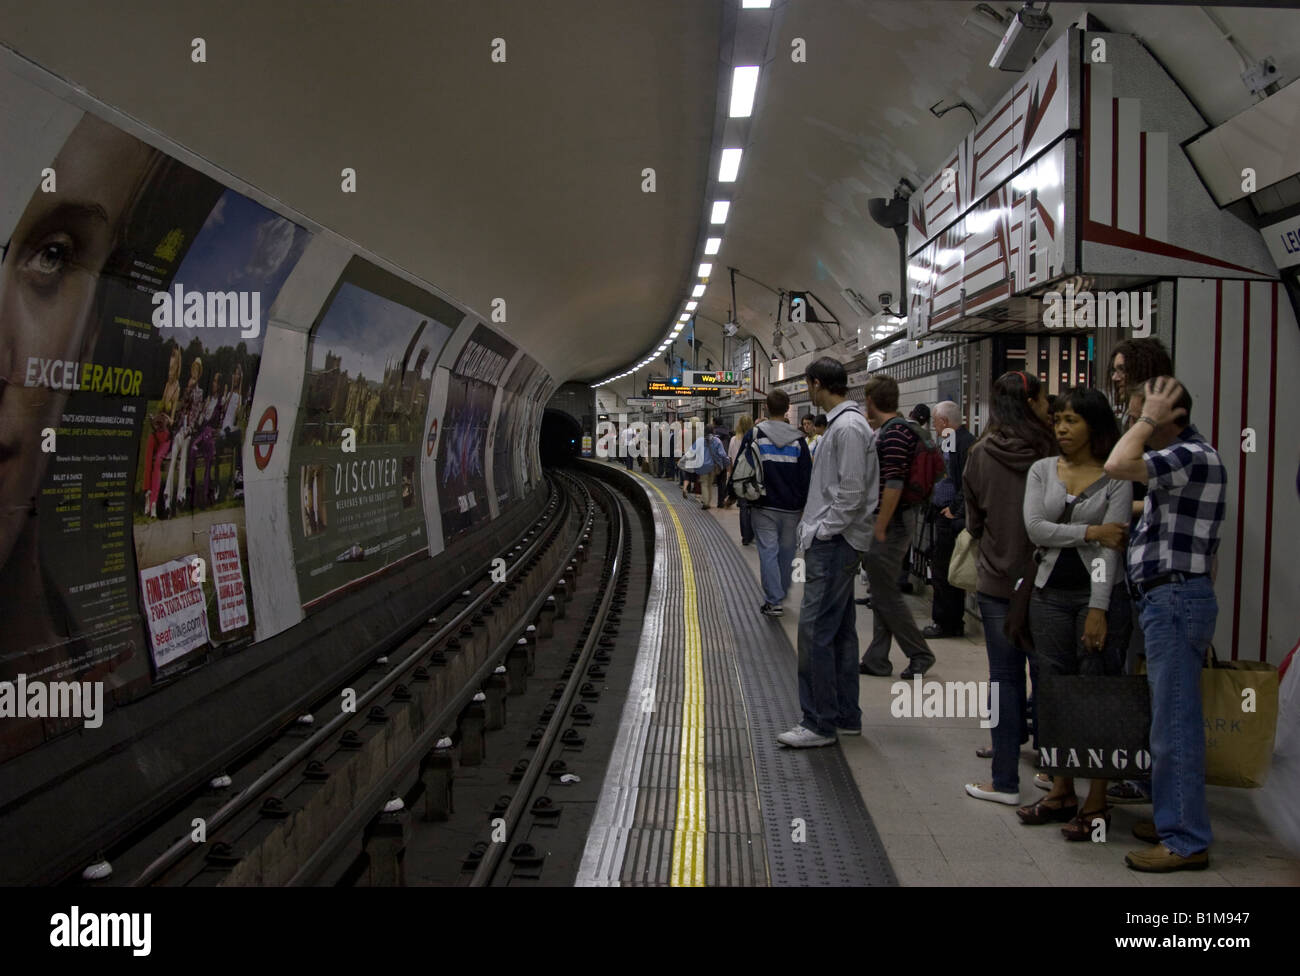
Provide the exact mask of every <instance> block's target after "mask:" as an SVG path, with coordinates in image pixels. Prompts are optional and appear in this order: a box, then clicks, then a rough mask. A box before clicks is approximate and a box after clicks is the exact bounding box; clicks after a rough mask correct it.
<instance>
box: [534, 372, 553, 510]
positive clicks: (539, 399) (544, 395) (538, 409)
mask: <svg viewBox="0 0 1300 976" xmlns="http://www.w3.org/2000/svg"><path fill="white" fill-rule="evenodd" d="M554 390H555V384H554V383H553V382H552V381H551V377H550V376H549V375H547V374H546V373H545V372H543V374H542V382H541V386H540V388H539V389H538V390H537V393H536V398H535V399H534V400H533V405H532V412H531V415H530V416H529V419H528V423H529V426H528V465H527V471H528V479H529V480H528V488H529V490H530V491H531V490H532V489H533V488H534V487H535V486H537V485H539V484H541V481H542V454H541V451H540V450H538V447H537V438H538V437H539V435H540V433H541V429H542V414H544V413H545V412H546V404H547V403H548V402H550V399H551V393H552V392H554Z"/></svg>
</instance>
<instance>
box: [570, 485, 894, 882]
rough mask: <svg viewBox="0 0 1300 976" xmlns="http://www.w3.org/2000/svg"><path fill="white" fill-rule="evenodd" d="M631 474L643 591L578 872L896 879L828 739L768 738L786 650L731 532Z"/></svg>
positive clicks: (678, 878)
mask: <svg viewBox="0 0 1300 976" xmlns="http://www.w3.org/2000/svg"><path fill="white" fill-rule="evenodd" d="M633 477H635V478H636V479H637V480H638V481H640V482H641V484H642V486H643V490H644V491H645V493H646V496H647V497H648V498H649V499H650V502H651V508H652V511H653V513H654V515H653V517H654V528H655V558H654V569H653V575H652V589H651V593H650V595H649V600H648V602H647V613H646V621H645V627H644V629H643V631H642V636H641V641H640V646H639V648H638V660H637V664H636V670H635V674H634V678H633V685H632V689H631V691H630V693H629V697H628V701H627V703H626V705H625V707H624V710H623V715H622V720H621V726H620V729H619V733H618V740H617V742H616V745H615V751H614V756H613V758H612V759H611V762H610V766H609V768H608V770H607V772H606V777H605V782H604V784H603V786H602V790H601V797H600V801H599V805H598V809H597V811H596V814H595V817H594V820H593V827H592V832H591V834H590V836H589V838H588V841H587V846H586V850H585V852H584V857H583V863H582V867H581V869H580V871H579V874H578V880H577V883H578V884H579V885H618V884H622V885H672V886H679V885H681V886H700V885H705V884H707V885H710V886H714V885H767V884H771V885H779V886H787V885H790V886H799V885H867V884H877V885H879V884H884V885H895V884H897V883H898V882H897V879H896V877H895V875H894V871H893V869H892V867H891V865H890V863H889V860H888V857H887V856H886V855H885V853H884V847H883V845H882V844H881V842H880V838H879V835H878V834H877V832H876V830H875V827H874V825H873V824H872V822H871V818H870V816H869V814H868V813H867V810H866V807H865V806H864V804H863V802H862V798H861V796H860V794H859V793H858V790H857V787H856V786H855V784H854V781H853V778H852V775H851V773H850V771H849V768H848V764H847V762H846V761H845V759H844V756H843V754H842V753H841V751H840V750H839V748H838V747H831V748H828V749H817V750H807V751H802V750H789V749H785V748H783V747H781V746H779V745H778V744H777V742H776V735H777V734H778V733H779V732H781V731H783V730H784V729H786V728H788V727H789V726H790V725H791V724H793V722H794V721H795V720H797V718H798V696H797V686H796V677H795V671H796V656H795V652H794V649H793V647H792V646H791V644H790V641H789V639H788V638H787V637H786V635H785V632H784V630H782V629H781V628H780V627H779V626H777V625H775V623H774V622H773V621H770V620H768V619H767V618H765V617H762V616H760V615H759V614H758V612H757V608H758V606H759V604H760V603H761V602H762V596H761V593H760V591H759V588H758V581H757V580H756V579H755V578H754V576H753V573H752V571H751V570H750V569H749V567H748V566H747V565H746V564H745V563H744V561H743V559H742V557H741V553H740V552H739V549H738V547H737V545H736V543H735V541H734V540H732V539H730V538H729V537H728V535H727V534H726V532H725V531H724V530H723V528H722V526H721V525H719V524H718V523H717V522H716V521H715V520H714V519H713V518H712V517H710V516H709V515H707V514H706V513H705V512H704V511H702V510H701V509H700V506H699V503H698V500H697V498H696V497H691V498H690V499H687V500H684V499H679V498H675V497H670V495H669V494H668V493H665V491H664V490H663V489H662V488H660V486H659V485H658V484H656V483H655V482H654V480H652V479H650V478H648V477H645V476H642V475H639V474H637V473H635V472H634V473H633ZM669 484H672V483H671V482H670V483H669ZM655 794H659V795H657V796H656V795H655ZM655 811H658V815H657V816H656V813H655ZM669 811H674V814H673V816H672V822H671V825H669V824H668V823H666V822H665V821H666V820H667V819H668V814H669ZM796 821H797V822H798V823H799V825H800V829H798V830H796V829H793V828H794V827H795V823H796ZM670 826H671V829H669V827H670ZM796 838H798V839H796Z"/></svg>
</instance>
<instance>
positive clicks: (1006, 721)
mask: <svg viewBox="0 0 1300 976" xmlns="http://www.w3.org/2000/svg"><path fill="white" fill-rule="evenodd" d="M976 597H977V599H978V600H979V607H980V620H981V621H982V622H983V624H984V646H985V648H986V649H987V651H988V656H989V681H990V682H991V683H992V684H993V687H991V688H989V694H991V695H992V694H995V695H997V696H998V724H997V725H995V726H994V727H993V729H992V734H993V788H994V789H995V790H997V791H998V792H999V793H1019V792H1020V743H1021V741H1022V739H1023V738H1024V731H1023V730H1024V722H1025V652H1024V651H1022V650H1021V649H1020V648H1019V647H1017V646H1016V645H1014V644H1012V643H1011V641H1009V640H1007V638H1006V635H1005V634H1003V633H1002V629H1003V626H1004V625H1005V624H1006V622H1007V611H1008V609H1009V608H1010V606H1011V601H1010V600H1004V599H1002V598H1001V597H996V596H990V595H989V594H987V593H977V594H976Z"/></svg>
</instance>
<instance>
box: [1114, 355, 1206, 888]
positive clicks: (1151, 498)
mask: <svg viewBox="0 0 1300 976" xmlns="http://www.w3.org/2000/svg"><path fill="white" fill-rule="evenodd" d="M1191 413H1192V397H1191V395H1190V394H1189V393H1188V392H1187V391H1186V390H1185V389H1183V386H1182V384H1181V383H1179V382H1178V381H1177V380H1176V379H1174V378H1173V377H1170V376H1161V377H1159V378H1157V379H1153V380H1150V381H1148V382H1147V384H1146V402H1145V404H1144V405H1143V408H1142V416H1140V417H1139V418H1138V419H1137V421H1136V422H1134V424H1133V426H1132V427H1130V428H1129V430H1128V432H1127V433H1125V434H1124V436H1123V437H1122V438H1120V441H1119V443H1118V444H1116V445H1115V449H1114V450H1113V451H1111V455H1110V458H1109V459H1108V460H1107V461H1106V474H1108V475H1110V476H1111V477H1112V478H1122V479H1124V480H1126V481H1140V482H1144V483H1145V484H1146V485H1147V489H1148V491H1147V496H1146V501H1145V502H1144V506H1143V510H1142V519H1141V521H1140V522H1139V523H1138V527H1137V531H1136V532H1134V533H1133V536H1132V538H1130V539H1129V546H1128V577H1129V584H1130V589H1131V590H1132V591H1133V596H1134V600H1135V606H1136V607H1137V610H1138V612H1139V614H1140V615H1141V616H1140V619H1141V621H1142V632H1143V634H1144V635H1145V637H1146V651H1147V681H1148V683H1149V684H1150V686H1151V760H1152V765H1151V792H1152V797H1151V799H1152V806H1153V808H1154V813H1155V822H1154V823H1153V824H1138V826H1136V827H1134V828H1133V833H1134V834H1135V835H1136V836H1137V837H1138V838H1140V839H1141V840H1145V841H1148V842H1150V843H1151V844H1152V845H1154V846H1152V847H1150V848H1147V849H1146V850H1141V851H1130V852H1129V854H1128V855H1127V856H1126V857H1125V859H1124V860H1125V863H1126V864H1127V865H1128V866H1129V867H1130V868H1133V869H1134V870H1136V871H1161V872H1164V871H1182V870H1189V869H1190V870H1199V869H1203V868H1206V867H1208V866H1209V864H1210V855H1209V847H1210V841H1211V840H1212V839H1213V836H1212V834H1211V832H1210V812H1209V808H1208V807H1207V806H1206V802H1205V729H1204V724H1203V723H1204V719H1203V716H1202V714H1201V667H1202V665H1203V664H1204V661H1205V651H1206V649H1207V648H1208V647H1209V645H1210V642H1211V640H1213V638H1214V624H1215V621H1216V619H1217V618H1218V615H1219V605H1218V602H1217V601H1216V600H1215V598H1214V584H1213V583H1212V582H1211V579H1210V570H1211V567H1212V564H1213V560H1214V554H1215V551H1216V550H1217V549H1218V547H1219V527H1220V526H1221V525H1222V524H1223V513H1224V495H1225V492H1226V489H1227V480H1228V479H1227V470H1226V469H1225V468H1224V466H1223V461H1222V460H1220V458H1219V454H1218V452H1217V451H1215V449H1214V448H1213V447H1211V446H1210V445H1209V444H1208V443H1207V442H1206V440H1205V439H1204V438H1203V437H1201V435H1200V433H1199V432H1198V431H1197V430H1196V428H1195V427H1193V426H1192V424H1191Z"/></svg>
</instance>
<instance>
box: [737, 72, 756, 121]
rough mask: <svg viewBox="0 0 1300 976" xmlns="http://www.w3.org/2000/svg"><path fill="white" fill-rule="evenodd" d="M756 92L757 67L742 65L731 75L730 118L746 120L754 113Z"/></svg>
mask: <svg viewBox="0 0 1300 976" xmlns="http://www.w3.org/2000/svg"><path fill="white" fill-rule="evenodd" d="M756 91H758V66H757V65H744V66H742V67H738V68H736V69H735V71H733V72H732V73H731V117H732V118H733V119H747V118H749V116H750V114H751V113H753V111H754V93H755V92H756Z"/></svg>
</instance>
